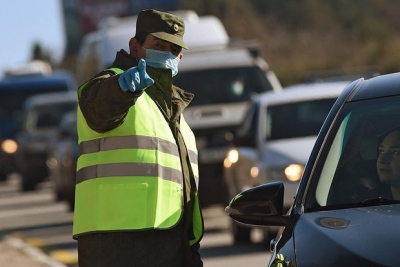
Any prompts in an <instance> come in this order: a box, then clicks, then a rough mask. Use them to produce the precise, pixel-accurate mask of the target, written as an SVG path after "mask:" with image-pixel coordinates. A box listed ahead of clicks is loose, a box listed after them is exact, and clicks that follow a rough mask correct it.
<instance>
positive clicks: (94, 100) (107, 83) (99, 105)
mask: <svg viewBox="0 0 400 267" xmlns="http://www.w3.org/2000/svg"><path fill="white" fill-rule="evenodd" d="M118 77H119V75H112V74H110V73H107V72H103V73H100V74H99V75H98V76H96V77H94V78H93V79H91V80H90V81H89V82H88V84H87V85H86V86H85V87H84V88H83V89H82V91H81V92H80V97H79V107H80V109H81V111H82V114H83V116H84V117H85V119H86V122H87V124H88V126H89V127H90V128H91V129H92V130H94V131H96V132H99V133H104V132H107V131H109V130H112V129H114V128H116V127H118V126H119V125H120V124H121V123H122V122H123V121H124V118H125V116H126V114H127V113H128V110H129V108H130V107H131V106H133V105H134V104H135V102H136V100H137V98H138V97H139V96H140V95H141V94H142V93H143V92H142V91H137V92H134V93H131V92H124V91H122V90H121V88H120V87H119V83H118Z"/></svg>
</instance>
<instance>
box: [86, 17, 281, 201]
mask: <svg viewBox="0 0 400 267" xmlns="http://www.w3.org/2000/svg"><path fill="white" fill-rule="evenodd" d="M173 13H175V14H177V15H179V16H181V17H182V18H184V20H185V25H186V30H185V35H184V40H185V42H186V43H187V44H188V46H189V50H187V51H186V50H183V58H182V60H181V62H180V63H179V74H178V75H177V76H175V77H174V84H175V85H177V86H178V87H181V88H182V89H185V90H187V91H190V92H192V93H194V94H195V98H194V100H193V101H192V103H191V105H189V107H188V108H187V109H186V110H185V112H184V116H185V119H186V121H187V122H188V124H189V125H190V126H191V128H192V130H193V131H194V133H195V135H196V139H197V146H198V149H199V171H200V180H201V182H200V189H199V194H200V198H201V204H202V206H209V205H212V204H220V203H224V201H225V199H226V196H225V195H224V194H225V193H224V192H226V191H225V188H226V187H225V186H224V182H223V175H222V173H223V160H224V157H225V154H226V151H227V149H228V145H229V143H230V141H231V140H232V139H233V131H234V129H235V128H236V127H237V126H238V125H239V123H240V122H241V120H242V118H243V116H244V113H245V111H246V110H247V108H248V105H249V101H250V99H251V97H252V96H253V95H255V94H259V93H263V92H266V91H279V90H281V88H282V87H281V84H280V82H279V80H278V79H277V77H276V76H275V74H274V72H273V71H272V70H271V69H270V68H269V66H268V64H267V62H266V61H265V60H264V59H263V58H261V57H260V56H259V54H258V49H257V47H254V46H253V45H244V44H243V43H237V44H233V43H232V42H231V40H230V38H229V36H228V34H227V32H226V30H225V28H224V26H223V25H222V23H221V21H220V20H219V19H218V18H216V17H214V16H198V15H197V14H196V13H195V12H193V11H175V12H173ZM136 18H137V17H129V18H121V19H115V18H113V19H109V20H107V21H106V22H104V24H103V25H102V27H101V30H100V31H98V32H96V33H92V34H90V35H88V36H87V37H86V38H85V41H84V43H83V45H82V49H81V54H80V57H81V63H80V66H78V67H80V69H81V71H79V72H80V73H81V74H83V75H84V76H85V77H84V80H86V79H88V78H90V77H91V76H93V75H94V74H96V73H98V72H100V71H101V70H102V69H105V68H107V67H109V66H110V65H111V64H112V62H113V60H114V58H115V54H116V52H117V51H119V50H120V49H121V48H124V49H126V50H127V51H128V40H129V39H130V38H131V37H133V36H134V29H135V26H136ZM91 53H92V56H89V55H90V54H91ZM85 61H86V63H84V62H85ZM93 66H95V67H93ZM87 67H90V69H89V68H88V69H82V68H87ZM90 72H91V73H90ZM84 80H80V82H83V81H84ZM203 194H204V195H205V196H204V197H202V196H201V195H203Z"/></svg>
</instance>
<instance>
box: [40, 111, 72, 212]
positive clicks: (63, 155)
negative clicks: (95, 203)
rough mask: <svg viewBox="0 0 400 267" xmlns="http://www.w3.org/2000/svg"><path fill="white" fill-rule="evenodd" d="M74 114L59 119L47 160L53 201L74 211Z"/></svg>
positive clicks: (70, 113) (69, 113) (67, 114)
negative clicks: (61, 203)
mask: <svg viewBox="0 0 400 267" xmlns="http://www.w3.org/2000/svg"><path fill="white" fill-rule="evenodd" d="M78 154H79V147H78V134H77V128H76V112H75V111H73V112H68V113H66V114H65V115H64V116H63V118H62V119H61V122H60V126H59V131H58V135H57V137H56V140H55V141H54V142H53V146H52V147H51V148H50V152H49V156H48V159H47V162H46V163H47V168H48V172H49V179H50V181H52V182H53V185H54V186H53V189H54V195H55V199H56V200H57V201H63V200H65V201H67V203H68V206H69V209H70V210H71V211H72V210H74V203H75V177H76V161H77V159H78Z"/></svg>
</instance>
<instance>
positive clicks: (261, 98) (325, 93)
mask: <svg viewBox="0 0 400 267" xmlns="http://www.w3.org/2000/svg"><path fill="white" fill-rule="evenodd" d="M349 83H350V81H337V82H317V83H303V84H295V85H291V86H288V87H285V88H283V89H282V90H281V91H277V92H274V91H269V92H266V93H262V94H259V95H258V96H256V97H255V99H254V100H255V101H258V102H260V103H262V104H265V105H266V104H268V105H273V104H280V103H290V102H298V101H303V100H311V99H320V98H330V97H338V96H339V95H340V93H341V92H342V91H343V89H344V88H345V87H346V86H347V85H348V84H349Z"/></svg>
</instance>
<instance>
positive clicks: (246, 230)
mask: <svg viewBox="0 0 400 267" xmlns="http://www.w3.org/2000/svg"><path fill="white" fill-rule="evenodd" d="M231 228H232V229H231V231H232V234H233V239H234V242H235V244H240V243H250V242H251V227H248V226H243V225H240V224H239V223H237V222H232V224H231Z"/></svg>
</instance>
